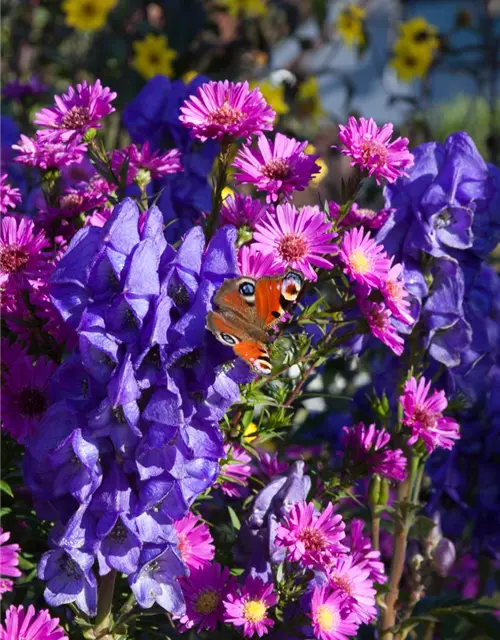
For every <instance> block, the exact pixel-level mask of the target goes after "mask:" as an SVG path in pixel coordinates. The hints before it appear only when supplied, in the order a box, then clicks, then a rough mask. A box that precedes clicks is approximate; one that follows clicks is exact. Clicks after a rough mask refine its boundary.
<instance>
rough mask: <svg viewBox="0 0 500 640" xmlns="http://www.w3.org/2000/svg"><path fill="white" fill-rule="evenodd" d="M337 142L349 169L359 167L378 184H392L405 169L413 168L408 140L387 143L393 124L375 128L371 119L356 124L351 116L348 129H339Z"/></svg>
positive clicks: (403, 173) (346, 127) (404, 172)
mask: <svg viewBox="0 0 500 640" xmlns="http://www.w3.org/2000/svg"><path fill="white" fill-rule="evenodd" d="M339 130H340V133H339V139H340V141H341V142H342V143H343V144H344V145H345V147H346V149H341V151H340V153H342V154H343V155H345V156H349V157H350V158H352V162H351V166H352V167H353V166H355V165H359V167H360V168H361V170H362V171H367V172H368V175H369V176H373V177H374V178H375V180H376V182H377V184H380V181H381V179H382V178H385V179H386V180H387V181H388V182H394V181H395V180H397V179H398V178H400V177H401V176H405V175H407V173H406V169H408V168H409V167H411V166H412V165H413V156H412V154H411V153H410V152H409V151H408V139H407V138H397V139H396V140H394V141H393V142H389V140H390V138H391V136H392V133H393V126H392V124H385V125H384V126H383V127H377V124H376V123H375V121H374V120H373V119H372V118H370V119H369V120H366V119H365V118H360V119H359V124H358V122H357V120H356V118H354V117H353V116H351V117H350V118H349V120H348V122H347V126H344V125H342V124H341V125H339Z"/></svg>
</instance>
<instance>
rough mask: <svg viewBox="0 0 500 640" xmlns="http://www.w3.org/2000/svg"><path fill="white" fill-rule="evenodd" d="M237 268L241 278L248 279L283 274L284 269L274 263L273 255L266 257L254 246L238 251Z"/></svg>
mask: <svg viewBox="0 0 500 640" xmlns="http://www.w3.org/2000/svg"><path fill="white" fill-rule="evenodd" d="M238 266H239V268H240V271H241V275H242V276H250V278H255V279H256V280H257V279H258V278H263V277H265V276H275V275H277V274H282V273H284V271H285V270H284V268H283V267H281V266H280V265H279V264H276V263H275V261H274V255H273V254H272V253H268V254H267V255H265V254H263V253H261V252H260V251H258V250H257V249H256V247H255V245H254V244H251V245H247V244H246V245H244V246H243V247H241V249H240V250H239V251H238Z"/></svg>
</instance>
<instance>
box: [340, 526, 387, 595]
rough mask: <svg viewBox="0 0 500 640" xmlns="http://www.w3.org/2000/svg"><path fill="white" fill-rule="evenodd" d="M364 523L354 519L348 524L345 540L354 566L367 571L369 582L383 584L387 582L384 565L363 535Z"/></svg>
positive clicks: (378, 554) (378, 553)
mask: <svg viewBox="0 0 500 640" xmlns="http://www.w3.org/2000/svg"><path fill="white" fill-rule="evenodd" d="M363 528H364V522H363V521H362V520H359V519H358V518H355V519H354V520H351V522H350V523H349V531H348V532H347V536H346V539H345V542H346V544H347V545H348V546H349V548H350V550H351V555H352V559H353V562H354V564H357V565H359V566H361V567H362V568H364V569H367V570H368V572H369V578H370V580H373V582H378V583H379V584H384V583H385V582H387V575H386V573H385V567H384V563H383V562H382V560H381V556H380V551H376V550H375V549H374V548H373V547H372V543H371V540H370V538H369V537H368V536H365V535H364V534H363Z"/></svg>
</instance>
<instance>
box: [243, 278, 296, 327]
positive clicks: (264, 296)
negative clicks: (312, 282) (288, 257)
mask: <svg viewBox="0 0 500 640" xmlns="http://www.w3.org/2000/svg"><path fill="white" fill-rule="evenodd" d="M303 284H304V281H303V278H302V276H301V275H300V274H299V273H297V272H296V271H289V272H288V273H286V274H285V275H284V276H282V277H278V278H272V277H271V278H261V279H260V280H257V282H256V284H255V311H256V315H257V319H258V321H259V324H261V326H262V327H263V328H264V329H269V328H271V327H273V326H274V325H275V324H276V323H277V322H278V320H279V319H280V318H281V317H283V315H284V314H285V312H286V310H287V307H288V306H289V305H290V304H291V303H292V302H295V300H297V298H298V296H299V293H300V290H301V289H302V287H303Z"/></svg>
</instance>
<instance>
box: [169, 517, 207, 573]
mask: <svg viewBox="0 0 500 640" xmlns="http://www.w3.org/2000/svg"><path fill="white" fill-rule="evenodd" d="M174 529H175V532H176V534H177V540H178V543H177V546H178V549H179V553H180V554H181V558H182V560H183V561H184V562H185V563H186V564H187V566H188V567H189V568H190V569H199V568H200V567H203V566H205V565H206V564H210V562H211V560H213V558H214V555H215V547H214V545H213V542H214V541H213V538H212V536H211V535H210V531H209V529H208V527H207V525H206V524H205V523H204V522H202V521H201V520H200V518H199V517H198V516H195V515H194V514H193V513H188V514H187V516H184V518H182V520H177V521H176V522H174Z"/></svg>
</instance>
